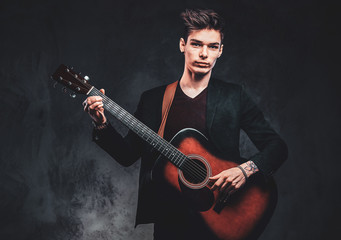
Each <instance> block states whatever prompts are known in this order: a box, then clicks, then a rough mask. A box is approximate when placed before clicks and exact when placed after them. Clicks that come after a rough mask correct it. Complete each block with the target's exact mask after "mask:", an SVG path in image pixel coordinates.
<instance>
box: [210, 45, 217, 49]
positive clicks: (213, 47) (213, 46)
mask: <svg viewBox="0 0 341 240" xmlns="http://www.w3.org/2000/svg"><path fill="white" fill-rule="evenodd" d="M209 48H211V49H218V46H217V45H212V46H209Z"/></svg>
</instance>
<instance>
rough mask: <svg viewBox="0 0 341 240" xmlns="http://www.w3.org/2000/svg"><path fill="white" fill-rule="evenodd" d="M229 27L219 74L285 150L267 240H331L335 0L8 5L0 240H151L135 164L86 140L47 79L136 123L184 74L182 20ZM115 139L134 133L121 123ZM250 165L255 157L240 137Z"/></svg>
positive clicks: (2, 9)
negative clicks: (143, 107) (255, 107)
mask: <svg viewBox="0 0 341 240" xmlns="http://www.w3.org/2000/svg"><path fill="white" fill-rule="evenodd" d="M186 7H190V8H192V7H204V8H213V9H216V10H217V11H219V12H220V13H221V14H222V15H223V16H224V17H225V18H226V20H227V23H228V26H229V28H228V34H227V37H226V41H225V48H224V54H223V56H222V57H221V58H220V59H219V61H218V63H217V65H216V67H215V69H214V73H213V75H214V76H215V77H218V78H221V79H223V80H225V81H230V82H236V83H239V84H244V85H245V86H246V88H247V89H248V90H249V93H250V95H251V96H252V97H253V98H254V99H255V101H256V102H257V103H258V104H259V106H260V107H261V109H262V110H263V111H264V113H265V115H266V117H267V119H269V120H270V121H271V123H272V124H273V126H274V128H275V129H276V130H277V131H278V132H279V133H280V134H281V136H282V137H283V138H284V139H285V140H286V142H287V143H288V146H289V150H290V155H289V159H288V161H287V162H286V163H285V164H284V165H283V167H282V168H281V169H280V170H279V171H278V172H277V173H276V174H275V178H276V180H277V183H278V186H279V202H278V206H277V209H276V212H275V214H274V216H273V219H272V221H271V223H270V224H269V226H268V228H267V229H266V231H265V232H264V234H263V235H262V237H261V239H263V240H266V239H279V240H282V239H290V240H291V239H297V240H298V239H331V238H332V237H331V236H333V234H334V233H337V230H336V227H338V223H339V221H338V220H337V219H339V215H340V208H341V207H340V204H339V203H340V202H341V197H340V194H339V193H338V192H339V189H340V187H339V183H340V181H339V178H338V176H337V174H338V173H339V172H340V170H339V169H340V167H341V163H340V162H341V161H340V159H339V154H338V153H339V148H340V147H339V144H340V142H341V141H340V136H339V121H340V120H341V118H340V115H341V114H340V109H341V108H340V102H341V101H340V97H339V96H338V92H339V90H340V89H339V87H338V84H337V83H338V81H340V77H339V74H337V73H336V69H337V67H338V65H339V63H337V62H336V61H334V57H336V56H338V54H337V52H336V46H337V44H339V42H340V41H339V40H340V39H339V36H338V34H337V32H336V30H337V29H338V28H337V26H336V22H337V21H336V20H337V19H336V13H337V10H336V8H335V6H333V5H332V4H329V3H328V2H327V1H320V2H315V1H308V0H307V1H293V0H289V1H279V0H276V1H275V0H272V1H270V0H269V1H266V0H259V1H248V0H225V1H223V0H220V1H218V0H214V1H207V2H204V1H198V0H196V1H194V0H187V1H175V0H173V1H154V2H151V1H133V0H125V1H109V0H107V1H94V0H86V1H81V0H78V1H66V0H60V1H56V0H30V1H16V0H6V1H4V0H2V1H1V3H0V31H1V38H0V52H1V54H0V80H1V86H0V87H1V89H0V93H1V100H2V101H1V104H0V106H1V113H0V114H1V125H0V128H1V138H0V139H1V144H0V146H1V155H0V156H1V162H0V213H1V214H0V216H1V218H0V239H34V240H38V239H44V240H45V239H47V240H52V239H56V240H57V239H58V240H59V239H63V240H64V239H72V240H76V239H77V240H78V239H84V240H88V239H98V240H104V239H115V240H116V239H151V234H152V225H145V226H138V227H137V228H136V229H134V216H135V211H136V209H135V207H136V196H137V179H138V168H139V163H136V164H134V165H133V166H131V167H129V168H123V167H121V166H120V165H118V164H117V163H116V162H115V161H113V160H112V159H111V158H110V157H109V156H108V155H107V154H106V153H104V152H102V151H101V150H100V149H99V148H98V147H97V146H96V145H95V144H94V143H93V142H92V141H91V136H90V135H91V124H90V120H89V118H88V117H87V115H86V114H85V113H84V112H83V111H82V106H81V102H82V101H83V99H84V98H83V97H82V96H80V97H78V98H76V99H75V100H74V99H71V98H69V97H68V96H67V95H64V94H63V93H62V92H61V91H60V87H57V88H56V89H54V88H53V87H52V81H50V80H49V79H48V76H49V75H50V74H52V73H53V72H54V70H55V69H56V68H57V66H58V65H59V64H60V63H65V64H68V65H73V66H74V67H75V69H76V70H79V71H81V72H83V73H84V74H87V75H89V76H90V78H91V80H92V83H93V84H94V85H95V86H97V87H103V88H105V89H106V91H107V94H108V95H109V96H110V97H112V98H113V99H114V100H115V101H116V102H118V103H119V104H121V105H122V106H123V107H125V108H126V109H127V110H129V111H130V112H133V111H134V110H135V107H136V104H137V101H138V99H139V96H140V94H141V93H142V92H143V91H144V90H146V89H149V88H151V87H154V86H158V85H161V84H165V83H170V82H172V81H174V80H176V79H178V78H179V77H180V76H181V73H182V70H183V57H182V55H181V54H180V53H179V51H178V40H179V37H180V35H181V30H182V26H181V21H180V20H179V17H178V16H179V13H180V12H181V11H182V10H183V9H185V8H186ZM113 124H114V125H115V126H117V128H118V129H119V131H120V132H122V133H126V129H125V128H124V127H122V126H121V125H120V124H118V123H117V122H116V121H113ZM241 149H242V150H243V152H244V156H248V155H250V154H252V153H253V152H254V148H253V147H252V145H251V144H250V142H249V141H248V140H247V139H246V138H245V136H244V135H243V137H242V141H241Z"/></svg>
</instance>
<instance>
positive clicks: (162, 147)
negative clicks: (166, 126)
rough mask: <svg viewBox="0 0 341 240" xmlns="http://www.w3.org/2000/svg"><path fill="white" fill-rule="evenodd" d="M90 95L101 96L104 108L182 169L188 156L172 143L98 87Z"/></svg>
mask: <svg viewBox="0 0 341 240" xmlns="http://www.w3.org/2000/svg"><path fill="white" fill-rule="evenodd" d="M88 95H89V96H101V97H102V98H103V105H104V109H105V110H107V111H108V112H110V113H111V114H112V115H113V116H114V117H115V118H117V119H118V120H119V121H120V122H122V123H123V124H124V125H125V126H126V127H128V128H129V129H130V130H132V131H133V132H134V133H136V134H137V135H138V136H139V137H140V138H142V139H143V140H144V141H145V142H147V143H148V144H149V145H151V146H152V147H153V148H155V149H156V150H157V151H159V152H160V153H161V154H162V155H164V156H165V157H167V158H168V159H169V161H170V162H172V163H173V164H174V165H175V166H176V167H177V168H180V169H181V166H182V164H183V163H184V162H185V161H186V159H187V157H186V156H185V155H184V154H183V153H181V152H180V151H179V150H178V149H177V148H175V147H174V146H173V145H172V144H170V143H169V142H167V141H166V140H165V139H163V138H162V137H160V136H159V135H158V134H156V133H155V132H154V131H153V130H151V129H150V128H149V127H147V126H146V125H145V124H143V123H142V122H141V121H139V120H138V119H137V118H135V117H134V116H133V115H131V114H130V113H129V112H127V111H126V110H125V109H123V108H122V107H121V106H119V105H118V104H117V103H115V102H114V101H113V100H111V99H110V98H108V97H107V96H106V95H104V94H103V93H101V92H100V91H99V90H98V89H97V88H95V87H93V88H92V89H91V90H90V91H89V93H88Z"/></svg>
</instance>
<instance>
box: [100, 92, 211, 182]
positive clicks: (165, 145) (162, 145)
mask: <svg viewBox="0 0 341 240" xmlns="http://www.w3.org/2000/svg"><path fill="white" fill-rule="evenodd" d="M106 100H107V99H106ZM107 105H109V106H111V107H112V108H114V109H115V110H116V111H117V110H118V111H121V110H123V111H124V113H125V112H126V111H125V110H124V109H120V108H117V107H115V105H113V104H111V103H110V102H108V103H107ZM116 114H118V115H119V116H120V117H119V119H120V120H122V121H124V120H127V121H128V122H129V123H131V122H132V120H134V119H131V118H130V117H127V116H126V114H119V113H116ZM136 123H137V124H139V122H137V121H135V124H136ZM137 124H136V127H137V128H136V127H134V126H132V128H134V129H132V130H136V131H139V132H141V126H142V127H144V126H143V125H142V124H140V125H141V126H140V127H139V126H137ZM145 130H148V129H146V128H145ZM145 132H146V134H148V135H149V136H150V137H151V138H153V136H151V134H150V133H151V132H150V131H145ZM152 134H153V132H152ZM155 136H156V134H155V135H154V138H155ZM157 137H159V136H158V135H157ZM142 138H143V137H142ZM156 140H157V141H158V142H159V146H160V147H162V148H163V149H158V148H157V144H156V145H153V144H152V145H153V147H154V148H156V149H158V150H159V152H160V153H162V154H163V155H164V156H166V157H167V158H170V157H171V156H172V155H173V156H175V157H176V158H177V159H176V163H178V162H180V161H181V160H182V162H183V164H185V165H181V166H183V169H184V170H194V171H196V173H197V177H199V179H196V180H198V181H201V180H202V179H204V178H205V177H206V170H205V169H202V167H201V166H199V165H197V164H195V165H194V166H193V167H195V168H198V167H199V168H200V169H191V168H190V166H188V167H187V164H186V163H188V161H183V160H184V159H185V160H187V159H186V157H185V156H184V157H182V156H181V155H180V154H182V153H179V152H178V150H177V149H176V148H174V147H173V146H172V147H171V148H169V147H167V144H165V143H163V142H161V141H163V139H162V138H160V139H159V140H158V139H156ZM160 140H161V141H160ZM172 148H173V149H172ZM164 150H166V153H164ZM174 151H176V152H175V153H174ZM169 153H170V154H169ZM167 154H168V155H170V156H167ZM176 155H177V156H176ZM193 163H195V162H193ZM200 170H201V172H198V171H200ZM198 174H199V175H198Z"/></svg>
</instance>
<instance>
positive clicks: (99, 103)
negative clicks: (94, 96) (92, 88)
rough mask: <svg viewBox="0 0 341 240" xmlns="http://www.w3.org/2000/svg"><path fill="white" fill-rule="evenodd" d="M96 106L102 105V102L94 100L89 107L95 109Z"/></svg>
mask: <svg viewBox="0 0 341 240" xmlns="http://www.w3.org/2000/svg"><path fill="white" fill-rule="evenodd" d="M98 107H103V103H102V102H94V103H93V104H91V105H90V106H89V109H91V110H97V108H98Z"/></svg>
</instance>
